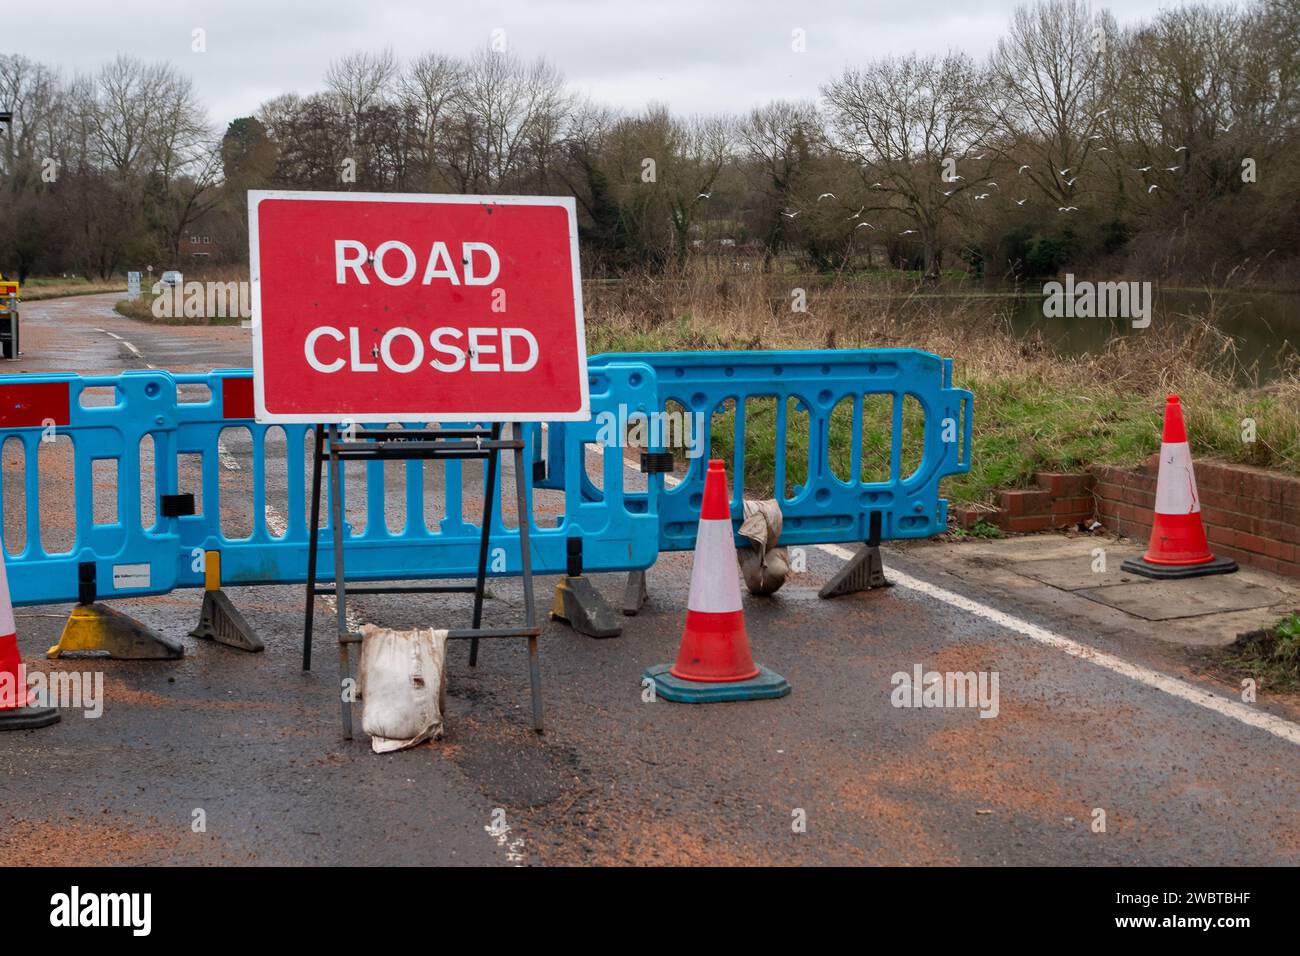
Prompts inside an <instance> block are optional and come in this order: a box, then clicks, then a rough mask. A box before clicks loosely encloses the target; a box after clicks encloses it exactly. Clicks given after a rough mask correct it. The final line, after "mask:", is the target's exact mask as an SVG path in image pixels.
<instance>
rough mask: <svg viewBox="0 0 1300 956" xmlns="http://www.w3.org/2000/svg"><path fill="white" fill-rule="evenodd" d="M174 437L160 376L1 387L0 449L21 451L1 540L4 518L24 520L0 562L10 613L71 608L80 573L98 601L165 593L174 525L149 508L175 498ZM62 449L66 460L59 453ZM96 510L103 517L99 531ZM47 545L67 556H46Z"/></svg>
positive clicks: (170, 396) (9, 380)
mask: <svg viewBox="0 0 1300 956" xmlns="http://www.w3.org/2000/svg"><path fill="white" fill-rule="evenodd" d="M175 429H176V385H175V382H174V381H173V380H172V377H171V375H169V374H168V373H167V372H162V371H133V372H124V373H123V374H121V375H113V376H92V377H86V378H83V377H81V376H78V375H62V374H58V375H56V374H49V375H44V374H37V375H21V376H3V377H0V441H3V442H4V443H5V444H6V449H5V450H6V452H9V450H10V447H11V444H12V442H11V440H17V441H18V442H19V443H20V444H21V446H22V452H23V462H22V467H21V473H22V494H21V495H13V494H10V495H5V496H3V497H4V500H3V501H2V502H0V517H2V518H3V519H4V520H3V527H4V528H5V529H6V531H7V532H8V535H7V536H9V537H16V536H17V534H16V530H15V526H16V525H17V521H16V520H14V519H13V518H11V516H10V514H8V513H6V512H7V511H11V510H16V508H17V507H18V506H19V505H21V506H22V509H23V512H24V514H23V519H22V523H21V527H22V528H23V532H24V534H23V537H24V538H25V540H24V542H23V546H22V550H21V551H19V552H18V553H16V554H13V555H11V556H8V557H6V561H5V563H6V565H7V566H8V572H9V589H10V593H11V596H12V598H13V601H14V603H15V604H42V603H50V602H54V601H70V600H75V599H76V598H77V595H78V592H79V580H80V574H81V573H84V572H85V571H89V570H90V569H92V568H93V571H94V578H95V581H94V585H95V591H96V593H97V594H99V595H100V596H101V597H131V596H138V595H144V594H165V593H167V592H168V591H170V590H171V589H172V588H173V587H174V586H175V583H176V572H175V568H176V548H177V547H178V544H179V540H180V539H179V536H178V534H177V530H176V521H175V519H173V518H167V517H164V516H163V515H162V512H161V509H159V508H157V507H156V504H157V500H158V496H161V495H165V494H170V493H172V492H174V491H175V486H176V456H175V451H174V446H173V440H174V437H175ZM68 442H71V446H72V447H71V449H70V451H68V452H63V451H60V450H59V449H60V446H63V447H65V448H66V445H67V443H68ZM142 446H143V449H144V456H145V457H146V458H147V459H149V460H146V461H143V462H142ZM69 462H70V468H69V467H68V465H69ZM97 463H103V467H100V468H96V464H97ZM97 471H98V472H100V474H99V475H97V474H96V472H97ZM104 472H108V474H107V475H106V474H104ZM97 479H98V481H99V484H96V481H97ZM142 479H143V483H142ZM142 484H143V488H144V489H145V494H144V495H142ZM96 501H98V502H99V504H100V506H101V509H102V510H103V511H105V512H108V511H109V510H110V508H111V511H112V514H111V515H109V514H107V513H106V514H105V515H104V517H105V520H104V521H102V522H97V521H96V520H95V519H96V508H95V504H96ZM145 503H147V506H148V508H149V511H150V513H151V514H152V515H153V517H152V518H151V519H149V521H148V524H146V523H145V518H144V511H143V508H142V505H144V504H145ZM42 515H44V516H46V517H47V518H48V519H49V526H48V527H45V528H42V520H41V519H42ZM46 538H49V539H55V538H60V539H64V540H65V541H66V543H67V545H68V547H67V549H66V550H57V551H56V550H55V549H54V543H53V540H46ZM6 550H8V544H6ZM83 568H84V570H83Z"/></svg>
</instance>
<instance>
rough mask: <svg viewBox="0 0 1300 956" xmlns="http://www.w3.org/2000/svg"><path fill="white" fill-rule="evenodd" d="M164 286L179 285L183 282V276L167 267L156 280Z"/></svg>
mask: <svg viewBox="0 0 1300 956" xmlns="http://www.w3.org/2000/svg"><path fill="white" fill-rule="evenodd" d="M158 281H159V282H160V283H162V284H163V285H164V286H168V287H170V286H181V285H184V284H185V276H183V275H181V274H180V273H179V272H177V271H176V270H175V269H168V270H167V271H166V272H164V273H163V274H162V278H160V279H159V280H158Z"/></svg>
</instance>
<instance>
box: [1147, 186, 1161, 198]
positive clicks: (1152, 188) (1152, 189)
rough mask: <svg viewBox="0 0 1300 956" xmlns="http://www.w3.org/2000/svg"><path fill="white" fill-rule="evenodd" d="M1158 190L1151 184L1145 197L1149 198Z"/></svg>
mask: <svg viewBox="0 0 1300 956" xmlns="http://www.w3.org/2000/svg"><path fill="white" fill-rule="evenodd" d="M1159 188H1160V187H1159V186H1157V185H1156V184H1155V183H1152V184H1151V185H1150V186H1148V187H1147V195H1148V196H1150V195H1151V194H1152V193H1153V192H1155V191H1156V190H1157V189H1159Z"/></svg>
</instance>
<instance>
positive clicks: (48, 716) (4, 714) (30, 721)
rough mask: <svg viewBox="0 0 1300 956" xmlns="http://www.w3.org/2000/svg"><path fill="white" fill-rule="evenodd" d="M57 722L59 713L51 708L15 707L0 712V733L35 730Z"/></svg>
mask: <svg viewBox="0 0 1300 956" xmlns="http://www.w3.org/2000/svg"><path fill="white" fill-rule="evenodd" d="M58 722H59V712H58V711H57V710H55V709H54V708H53V707H15V708H14V709H12V710H0V731H4V730H36V729H38V728H40V727H48V726H50V724H57V723H58Z"/></svg>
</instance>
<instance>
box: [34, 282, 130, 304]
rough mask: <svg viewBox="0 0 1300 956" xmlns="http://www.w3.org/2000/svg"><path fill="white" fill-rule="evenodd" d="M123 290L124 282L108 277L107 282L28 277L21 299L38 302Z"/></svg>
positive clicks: (124, 289) (124, 288) (124, 287)
mask: <svg viewBox="0 0 1300 956" xmlns="http://www.w3.org/2000/svg"><path fill="white" fill-rule="evenodd" d="M125 291H126V282H125V281H123V280H121V279H110V280H109V281H107V282H103V281H100V280H96V279H62V278H51V279H28V280H27V281H26V282H24V283H23V285H22V301H23V302H39V301H40V300H41V299H60V298H63V297H64V296H70V295H98V294H100V293H102V292H125Z"/></svg>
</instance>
